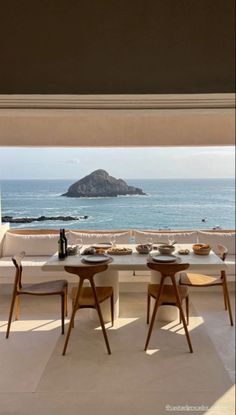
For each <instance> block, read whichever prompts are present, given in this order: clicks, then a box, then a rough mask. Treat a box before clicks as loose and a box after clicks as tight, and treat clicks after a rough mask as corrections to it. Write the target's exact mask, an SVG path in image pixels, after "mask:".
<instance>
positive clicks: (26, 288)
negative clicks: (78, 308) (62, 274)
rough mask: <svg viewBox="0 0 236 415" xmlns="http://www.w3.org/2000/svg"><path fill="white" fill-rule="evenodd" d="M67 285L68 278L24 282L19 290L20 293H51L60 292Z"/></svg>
mask: <svg viewBox="0 0 236 415" xmlns="http://www.w3.org/2000/svg"><path fill="white" fill-rule="evenodd" d="M66 286H67V280H55V281H47V282H41V283H35V284H24V285H23V286H22V288H21V289H19V290H18V291H19V292H20V294H32V295H34V294H35V295H50V294H60V293H61V292H63V291H64V288H65V287H66Z"/></svg>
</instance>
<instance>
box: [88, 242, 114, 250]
mask: <svg viewBox="0 0 236 415" xmlns="http://www.w3.org/2000/svg"><path fill="white" fill-rule="evenodd" d="M111 246H112V245H111V243H110V242H100V243H98V244H93V245H92V247H93V248H95V249H99V248H101V249H109V248H111Z"/></svg>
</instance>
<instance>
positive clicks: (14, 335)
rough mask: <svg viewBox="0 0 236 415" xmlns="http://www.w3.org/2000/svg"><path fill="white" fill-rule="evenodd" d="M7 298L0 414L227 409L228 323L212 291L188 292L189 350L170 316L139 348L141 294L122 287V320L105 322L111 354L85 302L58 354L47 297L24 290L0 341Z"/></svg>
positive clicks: (151, 414)
mask: <svg viewBox="0 0 236 415" xmlns="http://www.w3.org/2000/svg"><path fill="white" fill-rule="evenodd" d="M232 297H233V296H232ZM9 301H10V299H9V297H7V296H2V297H0V400H1V402H0V414H1V415H8V414H17V415H29V414H30V415H31V414H36V415H41V414H43V415H54V414H58V415H61V414H65V415H74V414H76V415H77V414H88V415H90V414H94V413H96V414H98V415H99V414H103V415H106V414H113V415H116V414H119V415H120V414H122V415H123V414H124V415H126V414H127V415H141V414H142V415H143V414H147V415H159V414H160V415H162V414H167V413H171V412H172V413H173V412H176V413H178V414H186V413H194V414H204V413H206V414H211V415H212V414H220V415H224V414H226V415H231V414H234V386H233V385H234V329H233V328H232V327H231V326H230V325H229V321H228V315H227V313H226V312H225V311H224V309H223V300H222V296H221V295H219V294H218V293H216V292H213V293H206V292H204V293H202V292H201V293H197V292H193V293H191V319H190V320H191V321H190V326H189V330H190V336H191V339H192V343H193V347H194V353H193V354H190V353H189V352H188V347H187V343H186V339H185V336H184V333H183V329H182V326H180V325H179V324H178V321H175V322H171V323H164V322H158V323H156V325H155V329H154V331H153V335H152V338H151V341H150V349H149V350H148V352H147V353H145V352H144V351H143V347H144V342H145V338H146V335H147V325H146V323H145V312H146V295H145V293H135V294H132V293H126V294H125V293H122V294H121V296H120V318H119V319H118V321H117V322H116V324H115V326H114V327H113V328H110V325H109V324H107V328H108V337H109V341H110V346H111V349H112V355H111V356H108V355H107V353H106V350H105V345H104V341H103V337H102V333H101V330H100V328H99V325H98V324H97V321H95V320H91V319H90V316H89V312H88V311H87V310H83V311H81V313H80V316H79V315H77V321H76V323H75V328H74V330H73V331H72V335H71V339H70V342H69V345H68V351H67V354H66V356H62V355H61V352H62V347H63V343H64V337H63V336H61V335H60V320H59V319H58V317H59V313H60V306H59V300H58V301H56V299H52V298H48V299H46V298H44V299H40V298H33V299H32V298H24V299H23V300H22V307H21V319H20V321H17V322H14V323H13V325H12V331H11V334H10V338H9V339H8V340H5V331H6V319H7V314H8V309H9ZM232 301H233V298H232ZM181 406H182V407H181Z"/></svg>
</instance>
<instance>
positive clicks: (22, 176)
mask: <svg viewBox="0 0 236 415" xmlns="http://www.w3.org/2000/svg"><path fill="white" fill-rule="evenodd" d="M0 166H1V170H0V171H1V176H0V179H1V199H2V201H1V210H2V212H1V216H2V222H3V223H4V222H10V223H11V227H14V228H30V229H31V228H32V229H38V228H40V229H53V228H55V229H57V228H60V227H64V228H66V229H67V228H68V229H81V230H83V229H87V230H92V229H105V230H106V229H107V230H112V229H234V228H235V178H234V171H235V169H234V166H235V159H234V149H233V147H178V148H177V147H165V148H163V147H158V148H154V147H153V148H126V149H124V148H73V149H72V148H2V149H1V155H0ZM98 169H103V170H105V171H106V172H107V173H108V175H109V177H110V176H112V177H114V178H116V179H118V178H120V179H122V180H124V181H125V182H126V184H127V185H128V186H132V187H133V188H139V189H141V190H142V193H143V194H125V195H123V194H122V195H119V194H118V197H111V196H110V195H109V194H106V193H104V194H103V196H102V197H101V196H98V197H94V196H92V197H91V196H89V194H87V195H86V193H85V197H65V196H62V195H63V194H65V193H66V192H67V191H68V189H69V188H70V186H71V185H72V184H73V183H75V182H77V181H79V180H81V179H82V178H84V177H85V176H88V175H90V174H91V173H92V172H94V171H97V170H98ZM14 220H16V221H15V222H14Z"/></svg>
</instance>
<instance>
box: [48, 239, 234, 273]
mask: <svg viewBox="0 0 236 415" xmlns="http://www.w3.org/2000/svg"><path fill="white" fill-rule="evenodd" d="M119 246H121V247H122V246H125V247H129V248H131V249H132V254H130V255H109V256H110V257H111V258H112V261H111V262H110V263H109V264H108V266H109V268H110V269H114V270H121V271H122V270H137V271H138V270H147V269H148V268H147V261H148V257H149V255H157V254H158V251H156V250H153V251H152V252H151V253H150V254H149V255H144V254H138V253H137V252H136V250H135V245H128V244H125V245H119ZM86 247H87V246H86V245H84V246H83V248H82V251H83V250H84V249H85V248H86ZM175 247H176V249H175V252H173V254H174V255H176V256H177V257H178V258H180V261H181V262H182V263H188V264H189V270H194V271H198V270H199V272H200V271H201V269H203V268H204V270H205V269H206V268H207V269H209V271H210V270H212V271H213V270H214V271H217V270H223V269H226V264H225V263H224V262H223V261H222V260H221V259H220V258H219V257H218V256H217V255H216V254H215V253H214V252H213V251H211V252H210V254H209V255H206V256H204V255H196V254H194V252H193V250H192V245H191V244H190V245H189V244H177V245H175ZM180 249H189V250H190V253H189V254H188V255H179V254H178V251H179V250H180ZM82 259H83V255H70V256H68V257H67V258H66V259H64V260H59V259H58V256H57V253H56V254H54V255H53V256H52V257H51V258H50V259H49V260H48V261H47V262H46V263H45V264H44V265H43V267H42V270H43V271H63V270H64V267H65V266H72V267H73V266H85V265H88V264H85V263H83V262H81V260H82Z"/></svg>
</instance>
